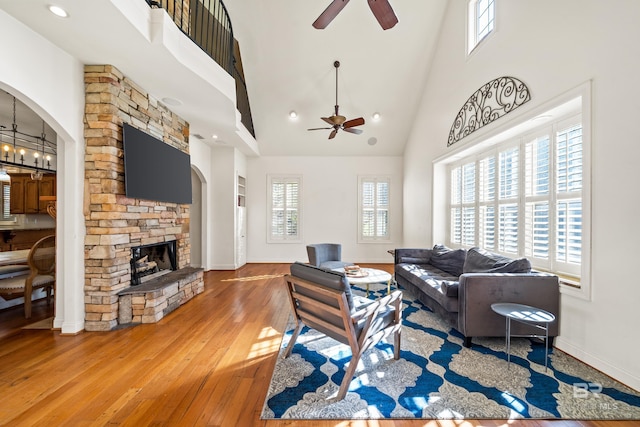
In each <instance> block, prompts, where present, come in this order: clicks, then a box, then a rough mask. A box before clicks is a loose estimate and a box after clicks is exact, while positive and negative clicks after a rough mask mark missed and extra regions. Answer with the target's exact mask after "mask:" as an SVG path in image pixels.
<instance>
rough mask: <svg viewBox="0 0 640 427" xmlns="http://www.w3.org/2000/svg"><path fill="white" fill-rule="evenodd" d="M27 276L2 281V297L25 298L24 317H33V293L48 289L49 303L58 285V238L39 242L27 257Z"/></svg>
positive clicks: (0, 293)
mask: <svg viewBox="0 0 640 427" xmlns="http://www.w3.org/2000/svg"><path fill="white" fill-rule="evenodd" d="M27 264H28V265H29V270H28V272H27V274H24V275H20V276H15V277H11V278H7V279H0V296H2V297H3V298H5V299H12V298H17V297H21V296H24V317H25V318H27V319H29V318H30V317H31V298H32V293H33V291H35V290H37V289H46V291H47V301H49V299H50V298H51V293H52V291H54V288H55V284H56V274H55V268H56V236H55V235H50V236H45V237H43V238H42V239H40V240H38V241H37V242H36V243H35V244H34V245H33V246H32V247H31V250H30V251H29V255H28V256H27Z"/></svg>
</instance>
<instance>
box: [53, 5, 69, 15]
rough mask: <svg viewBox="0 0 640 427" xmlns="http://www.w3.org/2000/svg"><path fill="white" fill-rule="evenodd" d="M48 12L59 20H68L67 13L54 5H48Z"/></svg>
mask: <svg viewBox="0 0 640 427" xmlns="http://www.w3.org/2000/svg"><path fill="white" fill-rule="evenodd" d="M49 11H50V12H51V13H53V14H54V15H56V16H59V17H60V18H68V17H69V14H68V13H67V11H66V10H64V9H63V8H61V7H60V6H55V5H53V4H52V5H49Z"/></svg>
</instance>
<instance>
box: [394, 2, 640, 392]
mask: <svg viewBox="0 0 640 427" xmlns="http://www.w3.org/2000/svg"><path fill="white" fill-rule="evenodd" d="M496 5H497V23H496V31H495V33H494V34H493V35H492V36H491V37H490V38H489V39H488V40H486V43H483V45H481V46H480V47H479V48H478V49H477V51H476V52H474V53H473V54H472V55H471V57H469V58H466V57H465V36H466V32H465V22H466V17H465V13H466V2H465V1H453V2H449V6H448V9H447V12H446V17H445V22H444V23H443V27H442V32H441V38H440V41H439V45H438V49H437V53H436V55H435V58H434V63H433V66H432V68H431V70H430V76H429V81H428V83H427V86H426V89H425V93H424V98H423V102H422V105H421V107H420V109H419V111H418V114H417V119H416V123H415V127H414V129H413V132H412V136H411V138H410V140H409V141H408V144H407V150H406V152H405V158H404V159H405V185H404V193H405V205H404V212H405V216H404V240H405V244H408V245H411V246H416V245H423V246H430V245H432V244H433V243H436V242H433V241H432V231H431V230H430V229H429V227H430V225H431V216H432V206H431V204H430V203H428V202H426V201H429V200H431V184H432V183H431V180H432V161H433V160H434V159H435V158H438V157H441V156H443V155H445V154H446V153H447V152H448V149H447V136H448V133H449V130H450V128H451V125H452V123H453V120H454V117H455V115H456V114H457V112H458V110H459V109H460V108H461V107H462V105H463V103H464V102H465V101H466V100H467V98H468V97H469V96H470V95H471V94H472V93H473V92H474V91H475V90H477V89H478V88H479V87H480V86H481V85H482V84H484V83H486V82H488V81H490V80H492V79H494V78H496V77H499V76H504V75H507V76H513V77H516V78H519V79H521V80H522V81H524V82H525V83H526V84H527V86H528V87H529V89H530V91H531V94H532V100H531V101H530V102H529V103H528V104H526V105H525V106H523V107H521V109H522V110H523V111H526V109H529V110H533V109H535V108H536V107H537V106H540V105H542V104H544V103H545V102H547V101H550V100H552V99H553V98H555V97H556V96H559V95H561V94H562V93H564V92H566V91H568V90H570V89H572V88H575V87H577V86H579V85H581V84H583V83H584V82H587V81H590V80H591V82H592V129H591V131H592V194H591V195H592V246H593V247H592V252H591V260H592V263H591V271H592V275H591V285H592V297H591V300H584V299H579V298H576V297H572V296H569V295H566V294H563V295H562V301H561V305H562V307H561V335H560V337H559V338H558V340H557V346H558V347H559V348H560V349H562V350H564V351H566V352H568V353H570V354H573V355H575V356H577V357H578V358H580V359H582V360H583V361H585V362H587V363H589V364H591V365H593V366H595V367H596V368H598V369H600V370H602V371H604V372H605V373H607V374H609V375H611V376H613V377H615V378H617V379H619V380H621V381H623V382H625V383H627V384H628V385H630V386H632V387H634V388H636V389H640V364H638V362H637V354H638V353H639V352H640V340H638V338H639V333H638V332H637V329H636V327H635V325H637V323H638V321H637V314H636V312H637V304H638V301H640V286H638V283H637V280H636V279H634V273H633V271H631V268H630V267H631V266H633V265H635V264H636V263H637V259H636V258H637V253H638V250H637V242H638V241H640V239H639V237H640V231H638V227H637V217H638V212H639V211H640V192H639V191H636V189H635V182H636V177H635V171H636V169H637V158H638V157H639V156H640V145H639V144H638V143H637V141H638V138H637V136H636V133H637V130H636V125H635V123H636V122H637V120H638V117H640V103H639V102H638V99H640V89H638V85H637V76H638V75H640V55H638V48H637V46H636V44H637V41H638V40H640V27H639V26H638V25H637V23H638V20H639V19H640V2H638V1H635V0H615V1H610V2H603V1H600V0H563V1H555V0H520V1H499V2H496ZM514 114H515V113H514ZM508 117H509V116H506V117H504V118H502V119H500V121H504V120H508ZM463 143H464V140H463V141H461V142H459V143H458V144H463ZM449 151H450V150H449ZM433 202H434V203H436V204H438V203H442V201H439V200H434V201H433Z"/></svg>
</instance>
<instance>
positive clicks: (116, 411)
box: [0, 264, 636, 427]
mask: <svg viewBox="0 0 640 427" xmlns="http://www.w3.org/2000/svg"><path fill="white" fill-rule="evenodd" d="M363 266H365V267H376V268H382V269H385V270H387V271H389V272H391V270H392V265H391V264H367V265H364V264H363ZM288 267H289V265H288V264H248V265H246V266H244V267H242V268H240V269H238V270H237V271H209V272H206V273H205V291H204V293H203V294H201V295H199V296H197V297H196V298H195V299H193V300H192V301H190V302H188V303H187V304H185V305H183V306H182V307H180V308H178V309H177V310H175V311H174V312H172V313H171V314H169V315H168V316H166V317H165V318H164V319H162V320H161V321H160V322H158V323H157V324H152V325H138V326H134V327H125V328H122V329H119V330H115V331H110V332H85V333H81V334H78V335H75V336H61V335H60V333H59V332H58V331H50V330H23V329H21V328H22V327H23V326H25V325H27V324H30V323H33V322H36V321H38V320H42V319H45V318H47V317H49V316H51V314H52V313H51V306H47V305H46V303H44V302H36V303H35V304H34V317H33V318H32V319H29V320H28V321H27V320H26V319H24V313H23V312H22V308H21V307H15V308H11V309H7V310H3V311H0V397H1V400H0V401H1V404H0V425H11V426H69V425H73V426H74V427H75V426H104V425H119V426H127V425H131V426H183V425H184V426H192V425H196V426H199V425H208V426H225V427H226V426H234V427H235V426H240V427H244V426H262V427H280V426H305V427H311V426H313V427H329V426H331V427H373V426H375V427H387V426H400V427H416V426H420V427H425V426H428V427H448V426H451V427H454V426H455V427H467V426H480V425H481V426H507V425H516V424H517V425H518V426H521V425H522V426H525V427H549V426H551V427H613V426H617V427H627V426H633V425H636V423H634V422H612V421H582V422H580V421H544V420H530V421H522V422H517V423H514V422H509V423H507V422H505V421H504V420H483V421H473V420H467V421H446V420H442V421H435V420H326V421H318V420H315V421H302V420H261V419H260V414H261V412H262V406H263V403H264V398H265V396H266V393H267V389H268V386H269V382H270V380H271V374H272V372H273V367H274V365H275V360H276V355H277V353H278V350H279V347H280V343H281V340H282V335H283V332H284V329H285V327H286V325H287V322H288V320H289V316H290V307H289V302H288V299H287V296H286V290H285V286H284V282H283V279H282V275H283V274H285V273H287V272H288Z"/></svg>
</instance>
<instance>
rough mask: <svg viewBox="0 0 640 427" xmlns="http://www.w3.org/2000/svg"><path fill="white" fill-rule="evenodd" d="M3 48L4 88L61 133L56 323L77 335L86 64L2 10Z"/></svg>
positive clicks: (0, 82)
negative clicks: (84, 65)
mask: <svg viewBox="0 0 640 427" xmlns="http://www.w3.org/2000/svg"><path fill="white" fill-rule="evenodd" d="M16 40H19V41H20V43H16ZM0 51H1V52H3V55H6V58H11V60H10V61H7V62H6V64H5V63H3V66H1V67H0V89H3V90H6V91H7V92H9V93H10V94H12V95H14V96H15V97H16V98H18V99H19V100H20V101H22V102H23V103H24V104H26V105H27V106H28V107H29V108H31V109H32V110H33V111H35V112H36V113H37V114H38V115H40V117H42V118H43V119H44V120H45V121H46V122H47V124H49V126H51V127H52V129H53V130H54V131H55V132H56V133H57V135H58V140H57V147H58V155H57V171H58V173H57V182H58V189H57V195H58V201H57V214H58V219H57V230H56V234H57V244H56V248H57V249H56V257H57V261H56V281H57V291H56V316H55V320H54V326H55V327H59V328H61V330H62V332H63V333H76V332H78V331H80V330H82V329H83V328H84V236H85V231H84V216H83V210H82V208H83V195H84V133H83V132H84V125H83V122H82V117H83V111H84V70H83V65H82V64H81V63H80V62H78V61H77V60H75V59H74V58H72V57H70V56H69V55H68V54H67V53H66V52H64V51H63V50H61V49H59V48H57V47H56V46H54V45H52V44H51V43H50V42H49V41H47V40H45V39H44V38H43V37H41V36H40V35H38V34H36V33H34V32H33V31H31V30H30V29H28V28H26V27H25V26H24V25H22V24H21V23H20V22H18V21H16V20H15V19H14V18H12V17H10V16H9V15H7V14H6V13H5V12H3V11H0ZM43 64H46V67H45V68H43ZM50 70H51V72H48V71H50ZM45 71H47V72H45ZM61 100H62V101H61ZM79 177H80V178H79Z"/></svg>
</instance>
